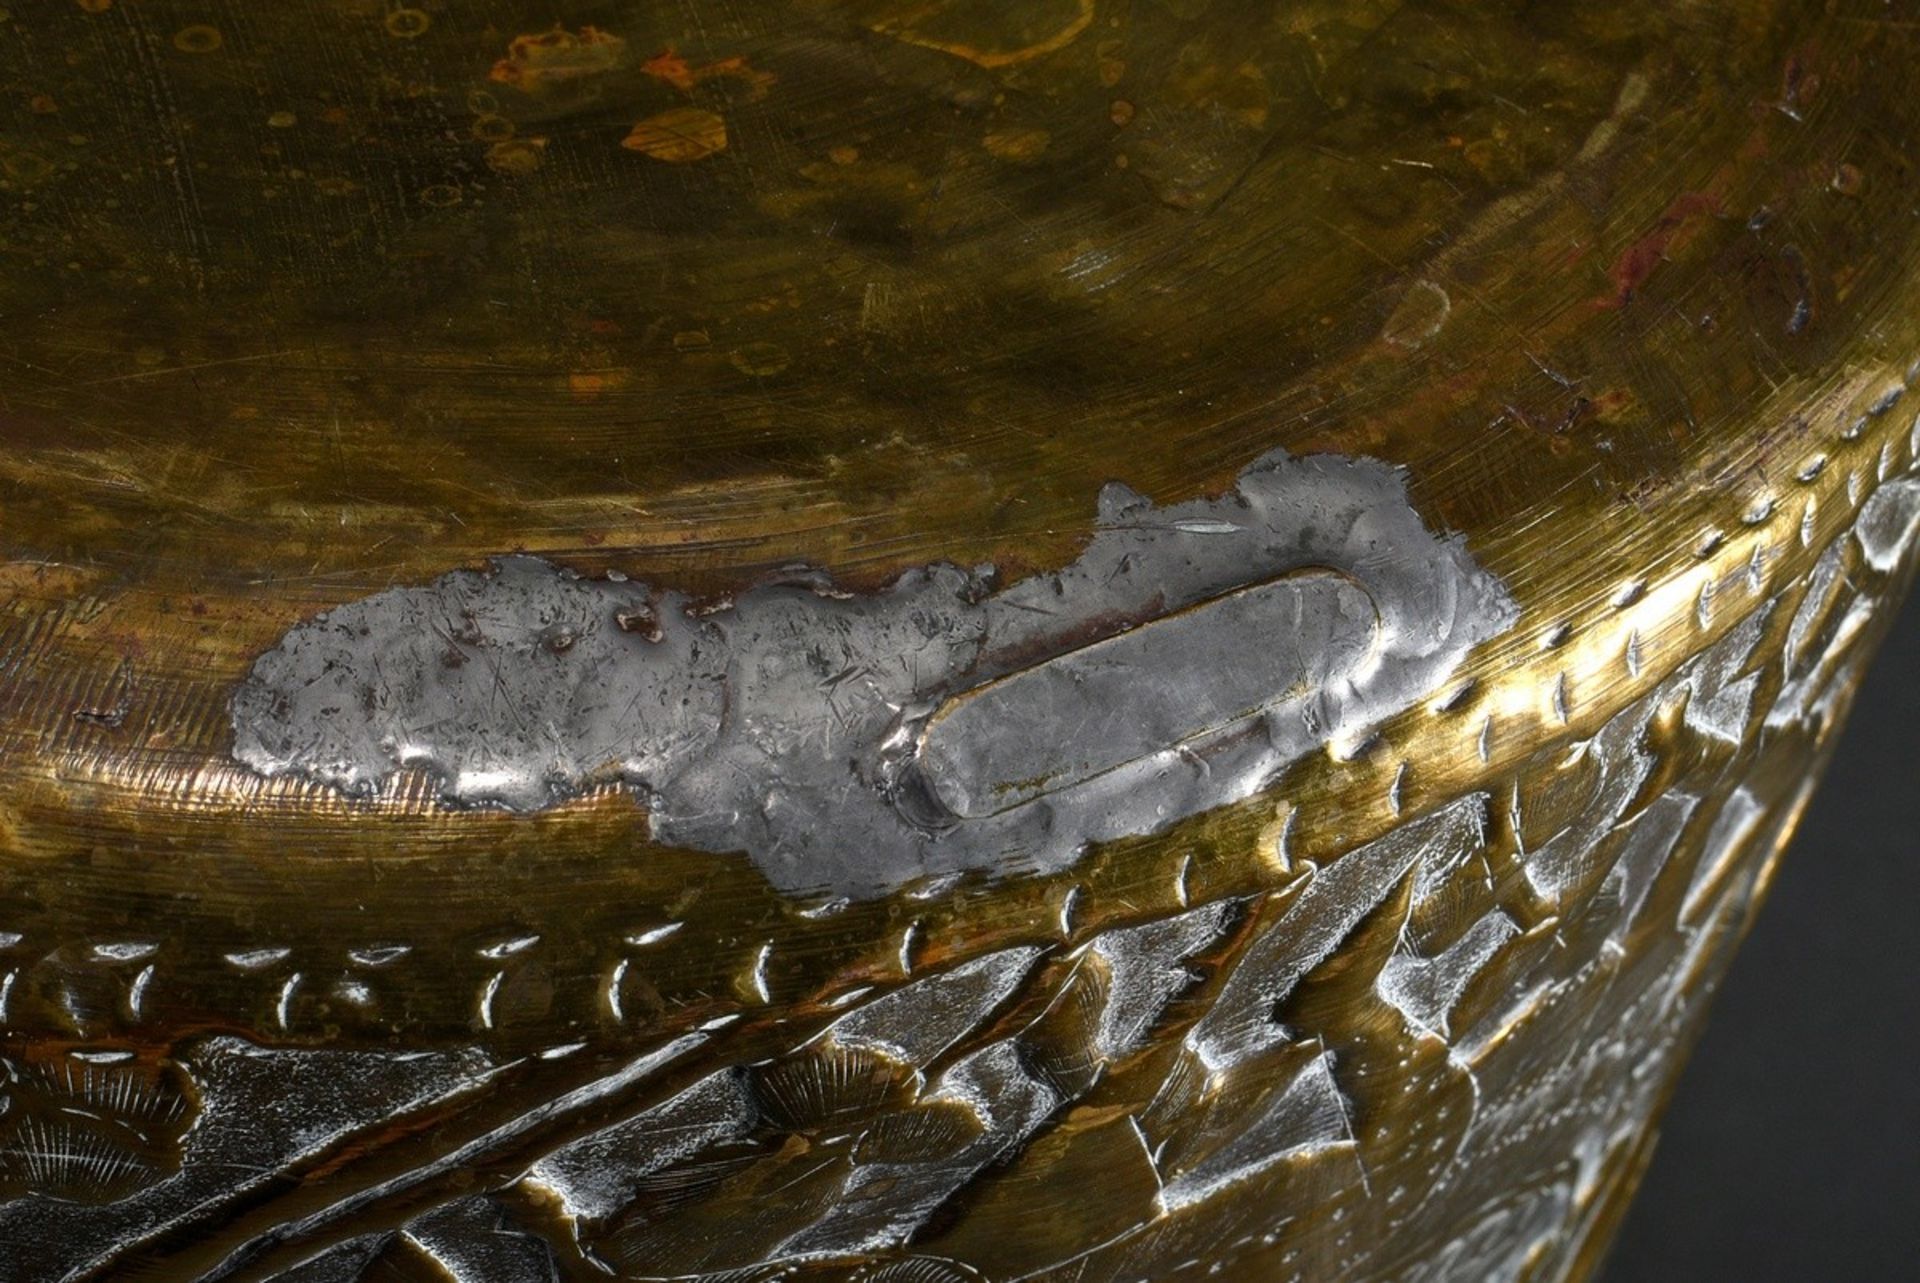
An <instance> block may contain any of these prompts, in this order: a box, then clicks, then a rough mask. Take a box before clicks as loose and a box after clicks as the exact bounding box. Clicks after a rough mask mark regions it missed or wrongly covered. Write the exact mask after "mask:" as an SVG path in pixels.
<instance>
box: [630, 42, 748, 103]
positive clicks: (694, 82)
mask: <svg viewBox="0 0 1920 1283" xmlns="http://www.w3.org/2000/svg"><path fill="white" fill-rule="evenodd" d="M640 70H641V71H642V72H644V73H646V74H647V75H649V76H652V77H653V78H654V79H655V80H664V81H666V82H667V83H668V84H670V85H672V86H673V87H674V88H675V89H678V90H679V91H680V92H681V93H683V94H690V93H692V92H693V91H694V89H695V87H697V86H698V85H699V84H700V83H701V82H702V81H707V80H738V81H741V82H742V83H744V84H745V85H746V86H747V88H748V90H749V91H750V94H751V96H752V97H754V98H762V97H765V96H766V92H767V90H768V89H770V88H772V86H773V84H774V81H775V79H776V77H775V76H774V75H773V74H772V73H771V72H766V71H757V70H755V69H754V67H753V65H752V64H751V63H749V62H748V61H747V60H746V59H745V58H741V57H733V58H722V59H720V60H719V61H718V62H710V63H707V64H706V65H704V66H700V67H696V66H694V65H693V64H692V63H690V62H688V61H687V60H686V59H685V58H683V57H681V56H680V55H679V54H678V53H676V52H674V50H673V49H672V48H667V49H662V50H661V51H660V52H659V53H657V54H655V55H654V56H653V57H651V58H649V59H647V60H646V61H645V62H643V63H641V64H640Z"/></svg>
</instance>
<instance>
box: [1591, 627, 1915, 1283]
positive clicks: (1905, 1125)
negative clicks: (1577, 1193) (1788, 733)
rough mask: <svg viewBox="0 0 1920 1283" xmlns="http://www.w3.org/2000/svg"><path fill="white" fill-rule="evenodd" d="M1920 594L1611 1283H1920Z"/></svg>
mask: <svg viewBox="0 0 1920 1283" xmlns="http://www.w3.org/2000/svg"><path fill="white" fill-rule="evenodd" d="M1917 760H1920V593H1916V594H1914V595H1912V596H1911V597H1910V599H1909V600H1908V602H1907V605H1906V609H1905V610H1904V611H1902V612H1901V616H1900V619H1899V621H1898V623H1897V624H1896V625H1895V629H1894V632H1893V634H1892V635H1891V636H1890V637H1889V638H1888V639H1887V641H1886V644H1885V646H1884V647H1883V648H1882V650H1881V652H1880V655H1879V658H1878V659H1877V660H1876V661H1875V663H1874V666H1873V668H1872V670H1871V671H1870V672H1869V673H1868V675H1867V680H1866V684H1865V686H1864V687H1863V689H1862V690H1861V692H1860V698H1859V702H1858V703H1856V704H1855V706H1854V712H1853V717H1852V720H1851V721H1850V722H1849V723H1848V725H1847V727H1846V730H1845V732H1844V734H1843V735H1842V737H1841V741H1840V747H1839V751H1838V754H1837V756H1836V757H1835V759H1834V762H1833V767H1832V769H1831V770H1830V771H1829V772H1828V775H1827V779H1826V782H1825V783H1824V784H1823V785H1822V786H1821V789H1820V791H1819V792H1818V793H1817V794H1816V795H1815V798H1814V801H1813V804H1812V805H1811V806H1810V807H1809V808H1808V810H1807V815H1806V818H1805V820H1804V822H1803V823H1802V825H1801V828H1800V832H1799V835H1798V836H1797V837H1796V838H1795V839H1794V842H1793V845H1792V846H1791V847H1790V848H1788V851H1787V854H1786V857H1785V859H1784V861H1783V862H1782V865H1781V868H1780V872H1779V874H1778V877H1777V878H1776V880H1775V882H1774V885H1773V891H1772V893H1771V895H1770V896H1769V897H1768V899H1767V902H1766V904H1765V906H1764V907H1763V908H1762V909H1761V912H1760V917H1759V921H1758V922H1757V923H1756V924H1755V926H1754V928H1753V932H1752V934H1751V935H1750V936H1749V937H1748V938H1747V942H1746V944H1745V945H1744V946H1743V947H1742V949H1741V951H1740V953H1739V954H1738V955H1737V956H1736V957H1735V959H1734V962H1733V970H1732V972H1731V974H1730V975H1729V976H1728V977H1727V980H1726V983H1725V985H1724V986H1723V987H1722V989H1721V991H1720V996H1719V997H1718V998H1717V999H1716V1000H1715V1003H1714V1006H1713V1010H1712V1013H1711V1015H1710V1018H1709V1022H1708V1025H1707V1031H1706V1036H1705V1038H1704V1039H1703V1040H1702V1041H1701V1043H1700V1046H1699V1047H1698V1049H1697V1050H1696V1051H1695V1052H1694V1055H1693V1059H1692V1061H1691V1063H1690V1064H1688V1066H1687V1068H1686V1071H1685V1074H1684V1075H1683V1076H1682V1078H1681V1080H1680V1089H1679V1091H1678V1093H1677V1094H1676V1095H1675V1097H1674V1099H1673V1104H1672V1108H1671V1110H1670V1111H1669V1113H1668V1114H1667V1117H1666V1121H1665V1123H1664V1124H1663V1126H1662V1127H1661V1139H1660V1144H1659V1147H1658V1149H1657V1150H1656V1151H1655V1153H1654V1158H1653V1165H1652V1167H1651V1168H1650V1169H1649V1171H1648V1173H1647V1178H1646V1182H1645V1184H1644V1185H1642V1187H1641V1189H1640V1194H1639V1197H1638V1198H1637V1199H1636V1200H1635V1202H1634V1204H1633V1207H1632V1210H1631V1211H1629V1212H1628V1214H1627V1219H1626V1224H1625V1226H1624V1227H1623V1228H1622V1230H1621V1234H1620V1238H1619V1241H1618V1242H1617V1244H1616V1245H1615V1247H1614V1250H1613V1253H1612V1256H1611V1257H1610V1258H1609V1260H1608V1262H1607V1265H1606V1267H1605V1268H1604V1270H1603V1271H1602V1275H1603V1278H1604V1279H1605V1280H1606V1283H1716V1281H1717V1280H1723V1279H1724V1280H1741V1283H1770V1281H1771V1280H1793V1281H1794V1283H1801V1281H1803V1280H1818V1281H1825V1280H1845V1281H1846V1283H1875V1281H1877V1280H1882V1279H1887V1280H1902V1281H1904V1280H1908V1279H1920V1033H1917V1032H1916V1022H1920V930H1916V929H1915V926H1914V921H1913V915H1914V913H1915V910H1916V908H1920V767H1917V766H1916V761H1917Z"/></svg>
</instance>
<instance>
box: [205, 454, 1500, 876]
mask: <svg viewBox="0 0 1920 1283" xmlns="http://www.w3.org/2000/svg"><path fill="white" fill-rule="evenodd" d="M1514 616H1515V607H1514V604H1513V601H1512V599H1511V598H1510V597H1509V595H1508V594H1507V592H1506V590H1505V588H1504V587H1503V586H1502V585H1501V584H1500V583H1499V581H1498V580H1497V579H1495V578H1494V577H1493V576H1492V575H1491V574H1489V573H1488V572H1486V571H1485V570H1483V569H1482V568H1480V567H1479V566H1478V565H1477V564H1476V563H1475V562H1474V561H1473V559H1472V558H1471V557H1470V556H1469V555H1468V553H1467V551H1466V549H1465V547H1464V546H1463V544H1462V542H1461V541H1460V540H1459V539H1458V538H1449V537H1442V536H1439V535H1436V534H1435V533H1433V532H1432V531H1430V530H1428V529H1427V528H1426V526H1425V525H1424V524H1422V522H1421V520H1420V518H1419V516H1418V514H1417V513H1416V512H1415V511H1414V510H1413V508H1412V506H1411V505H1410V504H1409V502H1408V500H1407V495H1406V487H1405V480H1404V477H1403V476H1402V474H1401V473H1400V472H1399V470H1398V469H1395V468H1393V467H1390V466H1389V465H1386V464H1383V463H1380V462H1377V461H1375V460H1370V459H1356V458H1347V457H1343V456H1336V455H1318V456H1310V457H1305V458H1293V457H1290V456H1288V455H1286V454H1285V453H1284V452H1279V451H1276V452H1274V453H1271V454H1269V455H1266V456H1265V457H1263V458H1261V459H1260V460H1258V461H1256V462H1255V463H1254V464H1252V465H1251V466H1250V467H1248V468H1247V469H1246V470H1245V471H1244V472H1243V473H1242V474H1241V475H1240V477H1239V480H1238V483H1237V484H1236V486H1235V487H1234V489H1232V490H1231V491H1229V492H1228V493H1226V494H1224V495H1221V496H1218V497H1214V498H1204V499H1198V500H1193V501H1190V502H1186V503H1180V504H1174V505H1170V506H1167V507H1159V506H1156V505H1155V504H1153V503H1152V502H1150V501H1148V500H1147V499H1145V498H1143V497H1141V496H1140V495H1138V494H1136V493H1134V492H1133V491H1131V490H1129V489H1128V488H1127V487H1125V486H1122V485H1118V484H1113V485H1109V486H1108V487H1106V489H1105V490H1104V491H1103V492H1102V493H1101V496H1100V502H1099V519H1098V525H1097V529H1096V532H1095V534H1094V536H1093V538H1092V539H1091V540H1090V541H1089V543H1088V545H1087V547H1086V549H1085V551H1083V552H1082V553H1081V555H1080V556H1079V557H1078V558H1077V559H1076V560H1075V561H1074V562H1073V563H1072V564H1070V565H1068V566H1067V567H1065V568H1064V569H1062V570H1060V571H1057V572H1053V573H1047V574H1040V575H1035V576H1032V577H1029V578H1026V579H1022V580H1019V581H1017V582H1014V583H1011V584H1007V585H1005V586H1000V585H998V584H997V583H996V577H995V573H994V571H993V568H992V567H990V566H986V567H978V568H975V569H972V570H965V569H961V568H959V567H956V566H952V565H947V564H936V565H931V566H927V567H924V568H922V569H917V570H913V571H910V572H908V573H906V574H904V575H902V576H901V577H900V578H899V579H897V580H895V581H894V582H893V583H892V584H891V585H889V586H888V587H886V588H885V589H883V590H880V591H878V592H874V593H869V594H851V593H847V592H844V591H841V590H838V589H836V588H835V587H834V586H833V584H832V583H831V581H829V580H828V579H826V578H825V577H824V576H818V575H814V576H808V577H805V578H803V579H801V580H800V581H799V582H794V581H792V580H785V581H781V582H770V583H765V584H762V585H761V586H758V587H756V588H754V589H752V590H750V591H748V592H746V593H743V594H741V595H740V596H739V597H738V598H737V599H736V600H734V601H732V602H731V603H728V604H726V605H724V606H722V607H721V608H718V609H715V608H711V607H702V606H700V604H699V603H696V602H694V601H693V600H691V599H690V598H688V597H687V596H686V595H684V594H681V593H677V592H673V591H671V590H664V589H659V588H655V587H650V586H648V585H646V584H642V583H637V582H633V581H628V580H624V579H620V578H617V577H610V578H608V579H602V580H589V579H585V578H582V577H579V576H577V575H575V574H573V573H572V572H569V571H567V570H564V569H562V568H560V567H557V566H554V565H552V564H550V563H548V562H545V561H542V560H540V559H538V558H533V557H525V556H515V557H502V558H499V559H497V560H495V561H494V562H492V563H491V565H490V566H489V567H488V568H487V569H486V570H484V571H472V570H461V571H455V572H452V573H450V574H447V575H444V576H442V577H441V578H439V579H438V580H435V581H434V582H432V583H430V584H427V585H424V586H420V587H405V588H397V589H392V590H389V591H387V592H382V593H378V594H375V595H373V596H371V597H368V598H365V599H363V600H361V601H357V602H351V603H348V604H346V605H343V606H340V607H338V608H336V609H334V610H332V611H329V612H327V613H326V614H323V615H320V616H317V617H315V618H313V619H311V620H307V621H305V622H303V623H301V624H298V625H296V626H295V627H294V628H292V629H291V630H290V631H289V632H288V633H287V634H286V636H285V637H284V638H283V639H282V640H281V642H280V643H279V644H278V645H277V646H275V647H274V648H273V649H272V650H270V651H268V652H267V653H266V654H265V655H263V656H261V657H260V659H259V660H258V661H256V663H255V664H254V666H253V669H252V672H251V673H250V675H249V676H248V677H247V679H246V680H245V681H244V682H243V683H242V684H241V685H240V687H239V688H238V689H237V690H236V692H235V694H234V696H233V700H232V706H231V712H232V718H233V729H234V754H235V756H236V758H237V759H238V760H239V761H240V762H242V763H244V764H245V765H247V766H248V767H250V768H251V769H253V770H255V771H257V772H259V773H261V774H264V775H269V776H273V775H282V774H294V775H299V776H304V777H307V778H311V779H314V780H318V781H322V782H325V783H327V784H330V785H333V786H335V787H337V788H339V789H342V790H344V791H346V792H348V793H353V794H361V795H369V794H373V793H376V792H378V791H379V790H380V789H381V788H382V787H384V786H385V785H386V784H387V783H388V782H389V781H390V780H391V779H392V778H393V776H394V775H395V774H396V773H397V772H399V771H400V770H401V769H403V768H406V767H419V768H424V769H425V770H427V771H429V772H430V773H431V774H432V775H433V776H434V777H435V778H436V779H437V780H438V782H439V787H440V793H441V796H442V797H443V798H444V799H445V800H446V801H447V802H449V803H454V804H465V805H486V806H498V807H505V808H507V809H510V810H515V811H534V810H539V809H542V808H544V807H548V806H552V805H555V804H557V803H559V802H562V801H564V800H566V799H568V798H570V797H573V796H575V795H577V794H578V793H580V792H581V791H582V790H583V789H586V788H588V787H591V786H593V785H595V784H599V783H605V782H618V783H620V784H623V785H625V786H627V787H630V788H632V789H634V790H635V791H637V792H639V793H640V794H641V795H642V796H643V797H644V799H645V801H646V804H647V806H648V809H649V816H650V822H651V827H652V832H653V835H654V837H655V838H656V839H657V840H659V841H661V842H665V843H670V844H674V845H679V846H685V847H693V848H697V849H701V850H709V851H741V850H744V851H746V852H747V853H748V854H749V855H750V856H751V857H752V858H753V859H754V861H755V863H756V864H757V865H758V866H759V868H760V869H761V870H762V872H763V873H764V874H765V875H766V876H767V878H768V879H769V880H770V881H771V882H772V883H773V884H774V885H775V886H776V887H778V888H779V889H781V890H782V891H786V892H789V893H799V892H818V891H826V892H829V893H831V894H835V895H842V896H872V895H878V894H883V893H885V892H887V891H890V890H893V889H896V888H898V887H900V886H902V885H904V884H906V883H908V882H911V881H913V880H915V879H918V878H921V877H924V876H941V875H948V874H954V873H959V872H965V871H970V870H978V871H987V872H994V873H1011V872H1022V871H1042V870H1050V869H1057V868H1060V867H1063V866H1065V865H1067V864H1069V863H1071V862H1072V861H1073V860H1074V859H1075V858H1077V856H1078V855H1079V854H1080V852H1081V851H1083V850H1084V849H1085V848H1086V847H1087V846H1088V845H1089V844H1091V843H1095V842H1101V841H1107V840H1112V839H1115V838H1120V837H1126V836H1132V835H1137V834H1145V833H1150V832H1153V831H1155V830H1157V829H1160V828H1162V827H1165V826H1166V825H1168V824H1170V823H1172V822H1174V821H1176V820H1178V819H1181V818H1184V817H1186V816H1189V815H1194V814H1197V813H1199V812H1201V811H1205V810H1208V809H1211V808H1214V807H1217V806H1221V805H1225V804H1227V803H1231V802H1234V801H1238V800H1240V799H1242V798H1245V797H1247V796H1249V795H1251V794H1253V793H1255V792H1257V791H1258V790H1259V789H1261V788H1262V787H1264V786H1265V785H1267V784H1268V783H1269V782H1271V780H1272V779H1273V778H1274V776H1275V774H1276V773H1277V772H1278V771H1279V770H1281V769H1282V768H1283V767H1285V766H1286V765H1287V764H1289V763H1291V762H1293V761H1296V760H1298V759H1299V758H1301V757H1302V756H1304V755H1306V754H1307V753H1309V752H1311V751H1313V750H1314V749H1316V748H1317V747H1319V746H1321V745H1324V744H1326V743H1328V742H1330V741H1335V740H1339V739H1343V738H1347V737H1351V736H1354V735H1356V734H1358V733H1360V732H1362V731H1364V730H1365V729H1366V728H1368V727H1370V726H1372V725H1374V724H1376V723H1378V722H1379V721H1381V720H1382V719H1384V718H1386V717H1388V716H1390V715H1392V714H1393V713H1396V712H1398V711H1400V710H1402V709H1404V708H1407V707H1409V706H1411V705H1413V704H1414V703H1416V702H1417V701H1419V700H1420V699H1422V698H1424V697H1426V696H1428V695H1430V694H1431V693H1432V692H1433V691H1434V690H1435V689H1436V688H1437V687H1438V686H1439V685H1440V684H1441V683H1442V682H1444V681H1445V680H1446V678H1447V677H1448V675H1449V674H1451V673H1452V672H1453V671H1454V669H1455V668H1456V667H1457V666H1458V664H1459V663H1460V661H1461V659H1462V658H1463V657H1464V656H1465V654H1466V653H1467V651H1468V650H1469V649H1470V648H1471V647H1472V646H1473V645H1475V644H1476V643H1478V642H1481V641H1484V640H1486V639H1487V638H1489V637H1492V636H1494V635H1495V634H1497V633H1499V632H1502V631H1504V630H1505V629H1506V628H1508V627H1509V626H1511V624H1512V622H1513V619H1514Z"/></svg>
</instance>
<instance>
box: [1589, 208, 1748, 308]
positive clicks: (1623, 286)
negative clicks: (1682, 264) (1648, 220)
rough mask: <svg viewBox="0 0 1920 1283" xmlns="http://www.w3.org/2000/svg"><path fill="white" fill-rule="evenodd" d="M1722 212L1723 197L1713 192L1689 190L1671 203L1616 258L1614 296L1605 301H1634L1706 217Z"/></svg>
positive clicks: (1622, 304) (1619, 304)
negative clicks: (1654, 273)
mask: <svg viewBox="0 0 1920 1283" xmlns="http://www.w3.org/2000/svg"><path fill="white" fill-rule="evenodd" d="M1720 212H1721V210H1720V198H1719V197H1718V196H1716V195H1714V194H1713V193H1711V192H1688V193H1687V194H1686V195H1684V196H1681V197H1680V198H1679V199H1677V200H1675V201H1674V202H1673V204H1671V205H1669V206H1667V211H1666V213H1664V214H1662V215H1661V216H1660V220H1659V221H1658V222H1656V223H1655V224H1654V225H1653V230H1652V231H1650V232H1648V233H1647V234H1646V235H1645V236H1642V237H1641V238H1640V239H1639V240H1637V241H1635V242H1634V243H1633V244H1631V245H1629V246H1627V248H1626V249H1625V250H1624V251H1623V252H1622V253H1621V255H1620V257H1619V258H1617V259H1615V260H1614V262H1613V269H1612V271H1611V272H1610V273H1609V275H1610V276H1611V277H1612V279H1613V297H1612V298H1610V299H1607V300H1605V304H1606V305H1607V306H1609V307H1625V306H1626V305H1627V304H1628V303H1630V302H1632V301H1633V296H1634V293H1635V292H1636V291H1638V290H1639V288H1640V287H1641V286H1642V285H1644V284H1645V283H1646V280H1647V278H1648V277H1649V276H1652V275H1653V270H1654V269H1655V268H1656V267H1658V266H1660V264H1661V263H1663V262H1665V261H1666V258H1667V254H1668V252H1669V251H1670V250H1673V249H1677V248H1679V247H1680V246H1681V245H1683V244H1685V243H1686V241H1688V240H1690V239H1692V237H1693V236H1694V234H1695V233H1696V232H1697V231H1698V230H1699V227H1700V225H1701V220H1702V219H1704V218H1709V217H1712V216H1714V215H1717V214H1719V213H1720Z"/></svg>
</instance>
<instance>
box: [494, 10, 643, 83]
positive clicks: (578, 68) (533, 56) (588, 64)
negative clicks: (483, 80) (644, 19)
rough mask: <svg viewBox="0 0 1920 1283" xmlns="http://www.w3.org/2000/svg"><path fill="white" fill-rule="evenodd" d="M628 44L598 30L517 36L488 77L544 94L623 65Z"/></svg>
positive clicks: (559, 31)
mask: <svg viewBox="0 0 1920 1283" xmlns="http://www.w3.org/2000/svg"><path fill="white" fill-rule="evenodd" d="M626 51H627V42H626V41H625V40H623V39H622V38H620V37H619V36H616V35H614V34H612V33H611V32H606V31H602V30H600V28H598V27H591V26H588V27H582V28H580V30H579V31H578V32H577V33H575V32H572V31H568V30H567V29H566V28H565V27H555V28H554V29H553V30H552V31H548V32H545V33H543V34H541V35H537V36H515V37H514V38H513V39H512V40H511V41H510V42H508V44H507V56H506V57H504V58H502V59H500V61H498V62H496V63H494V64H493V70H492V71H491V72H489V73H488V75H489V78H490V79H492V80H495V81H498V82H499V83H500V84H503V85H511V86H513V87H514V88H515V89H518V90H521V91H522V92H524V93H530V94H531V93H541V92H544V91H546V90H549V89H554V88H557V87H559V86H562V85H566V84H570V83H572V82H574V81H578V80H581V79H584V78H586V77H589V76H597V75H601V74H603V73H605V72H608V71H612V70H613V69H614V68H615V67H618V66H619V65H620V62H621V59H622V58H624V57H625V56H626Z"/></svg>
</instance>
